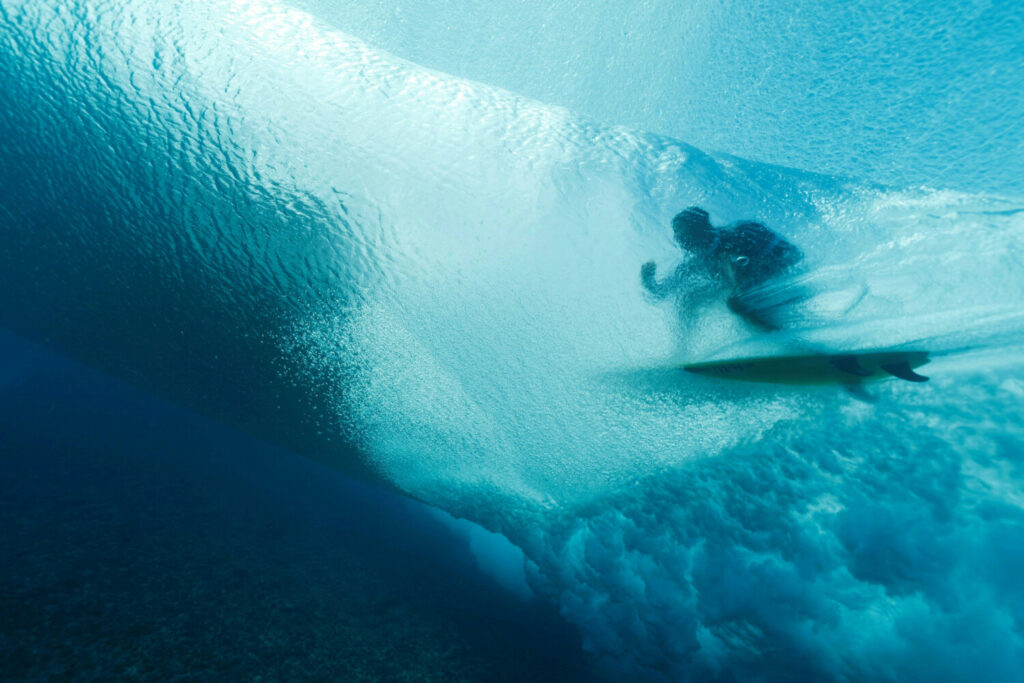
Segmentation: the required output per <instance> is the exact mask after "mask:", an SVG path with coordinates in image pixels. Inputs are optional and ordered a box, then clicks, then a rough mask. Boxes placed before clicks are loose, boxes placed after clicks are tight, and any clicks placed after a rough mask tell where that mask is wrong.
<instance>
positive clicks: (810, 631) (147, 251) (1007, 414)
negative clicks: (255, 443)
mask: <svg viewBox="0 0 1024 683" xmlns="http://www.w3.org/2000/svg"><path fill="white" fill-rule="evenodd" d="M0 45H2V46H3V49H2V51H0V80H2V82H3V83H4V84H5V87H4V88H3V89H2V90H0V285H2V286H3V287H4V291H5V292H9V293H16V295H10V296H6V297H4V298H3V299H2V301H0V324H3V325H6V326H9V327H12V328H15V329H18V330H22V331H26V332H28V333H30V334H31V335H32V336H33V337H34V338H37V339H47V340H50V341H52V342H54V343H56V344H59V345H61V346H64V347H66V348H68V349H70V350H71V351H72V352H73V353H75V354H76V355H77V356H79V357H80V358H83V359H85V360H87V361H89V362H91V363H94V364H96V365H98V366H100V367H103V368H105V369H107V370H109V371H111V372H114V373H116V374H119V375H121V376H124V377H127V378H129V379H131V380H132V381H134V382H136V383H137V384H141V385H143V386H145V387H147V388H150V389H153V390H155V391H158V392H160V393H162V394H164V395H168V396H170V397H172V398H174V399H175V400H177V401H179V402H182V403H184V404H186V405H189V406H192V407H195V408H198V409H200V410H202V411H204V412H206V413H207V414H210V415H212V416H214V417H216V418H218V419H221V420H224V421H227V422H229V423H232V424H234V425H238V426H241V427H243V428H245V429H247V430H248V431H251V432H253V433H255V434H257V435H259V436H262V437H264V438H267V439H270V440H273V441H276V442H278V443H282V444H284V445H286V446H289V447H290V448H293V449H295V450H297V451H299V452H302V453H305V454H308V455H311V456H314V457H317V458H319V459H321V460H324V461H326V462H329V463H331V464H332V465H334V466H335V467H338V468H340V469H343V470H346V471H350V472H357V473H360V474H362V475H363V476H366V477H373V478H377V479H379V480H382V481H385V482H387V483H389V484H390V485H392V486H394V487H396V488H398V489H400V490H402V491H404V492H406V493H408V494H409V495H412V496H414V497H417V498H420V499H422V500H425V501H427V502H430V503H432V504H435V505H437V506H439V507H442V508H444V509H446V510H448V511H450V512H452V513H454V514H456V515H459V516H463V517H467V518H470V519H472V520H475V521H477V522H480V523H481V524H484V525H485V526H487V527H489V528H491V529H494V530H497V531H501V532H502V533H504V534H505V535H506V536H508V537H509V538H510V539H511V540H512V541H513V542H515V543H516V544H518V545H519V546H520V547H522V548H523V549H524V551H525V553H526V555H527V557H528V560H529V562H528V569H529V574H530V580H531V583H532V584H533V587H534V588H535V589H536V590H538V591H540V592H542V593H544V594H546V595H547V596H549V597H550V599H552V600H554V601H556V602H557V604H559V605H560V608H561V610H562V612H563V614H564V615H565V616H566V617H567V618H569V619H570V620H572V621H574V622H575V623H577V624H579V625H580V627H581V628H582V629H583V632H584V636H585V640H586V643H587V646H588V648H589V649H590V650H591V651H592V652H594V653H595V655H596V656H597V657H598V658H599V659H600V660H601V661H602V662H603V663H604V665H605V666H606V667H607V669H608V671H609V672H612V673H613V674H621V675H622V676H629V677H636V676H646V677H649V678H652V679H659V678H667V679H676V680H678V679H690V678H692V679H708V678H718V679H722V680H732V679H742V680H747V679H763V680H770V679H791V678H818V679H836V680H839V679H850V678H853V679H876V678H883V679H888V678H891V679H925V680H934V679H946V680H961V679H963V680H966V679H968V678H972V677H973V676H975V675H976V673H977V672H978V671H981V670H984V671H986V672H987V677H988V678H991V679H993V680H1013V679H1015V678H1019V676H1020V674H1021V672H1022V671H1024V644H1022V641H1021V638H1020V636H1019V633H1020V632H1021V627H1022V625H1024V624H1022V622H1024V603H1022V602H1021V598H1020V596H1021V595H1024V590H1022V589H1024V580H1022V579H1021V578H1020V577H1019V573H1018V572H1016V571H1015V569H1014V567H1015V566H1016V565H1017V564H1018V563H1019V561H1020V558H1018V557H1017V555H1019V554H1020V551H1019V548H1021V547H1024V544H1022V541H1024V501H1022V500H1021V499H1020V496H1019V491H1020V490H1021V484H1022V481H1021V479H1022V475H1021V469H1020V467H1021V464H1022V463H1021V458H1022V454H1024V422H1022V419H1021V416H1020V410H1019V405H1020V400H1021V397H1022V396H1024V382H1021V381H1020V379H1019V376H1020V372H1021V369H1022V367H1024V356H1022V354H1021V353H1020V343H1021V340H1022V336H1021V333H1022V330H1024V323H1022V311H1024V306H1022V304H1024V270H1022V269H1021V264H1022V261H1024V211H1022V208H1024V202H1021V201H1019V200H1016V199H1013V198H1010V199H1006V198H1000V197H997V196H993V195H988V194H979V193H965V192H954V191H933V190H927V189H915V190H898V189H891V188H887V187H882V186H876V185H872V184H867V183H856V182H851V181H846V180H840V179H836V178H832V177H828V176H824V175H816V174H812V173H805V172H800V171H795V170H789V169H785V168H781V167H775V166H767V165H762V164H757V163H752V162H747V161H744V160H742V159H738V158H734V157H728V156H724V155H718V156H715V155H709V154H705V153H703V152H701V151H699V150H697V149H695V148H693V147H690V146H688V145H685V144H682V143H679V142H676V141H674V140H672V139H668V138H663V137H657V136H653V135H645V134H640V133H636V132H633V131H630V130H627V129H623V128H607V127H603V126H601V125H598V124H597V123H594V122H592V121H590V120H587V119H585V118H582V117H580V116H577V115H574V114H572V113H570V112H569V111H567V110H564V109H560V108H557V107H550V106H544V105H541V104H538V103H536V102H533V101H530V100H527V99H524V98H522V97H518V96H515V95H512V94H509V93H507V92H504V91H501V90H496V89H494V88H490V87H487V86H483V85H480V84H477V83H473V82H468V81H464V80H459V79H456V78H452V77H449V76H446V75H443V74H441V73H437V72H433V71H429V70H426V69H423V68H420V67H417V66H415V65H413V64H410V63H407V62H403V61H402V60H399V59H396V58H394V57H391V56H389V55H387V54H384V53H381V52H379V51H376V50H374V49H372V48H370V47H368V46H366V45H365V44H363V43H361V42H360V41H358V40H356V39H354V38H351V37H348V36H346V35H344V34H342V33H339V32H337V31H333V30H329V29H326V28H324V27H323V26H321V25H320V24H318V23H317V22H316V21H314V20H313V19H312V18H311V17H310V16H309V15H308V14H306V13H304V12H301V11H297V10H295V9H291V8H289V7H286V6H283V5H281V4H279V3H276V2H271V1H270V0H251V1H245V2H243V1H242V0H221V1H219V2H210V3H201V4H200V3H192V2H185V1H181V2H171V1H168V2H161V3H151V2H146V1H144V0H137V1H131V0H125V1H122V2H106V1H101V0H95V1H88V0H83V1H81V2H76V3H66V2H59V1H58V0H37V1H33V2H21V1H17V0H0ZM690 204H699V205H701V206H705V207H707V209H708V210H709V211H710V212H711V214H712V217H713V218H714V220H715V222H716V223H717V222H725V221H731V220H738V219H743V218H756V219H759V220H761V221H763V222H765V223H766V224H768V225H770V226H773V227H777V228H778V229H779V230H781V231H782V232H784V233H785V234H786V235H787V237H789V238H790V239H792V240H793V241H795V242H796V243H798V244H800V246H801V248H802V249H803V250H804V251H805V253H806V254H807V270H806V271H805V273H804V274H803V275H802V276H801V277H800V279H799V281H797V282H793V283H791V286H793V287H799V288H800V290H801V291H802V292H805V293H806V294H807V299H806V301H804V302H803V303H802V304H801V305H800V306H799V307H797V308H794V309H793V310H792V311H791V313H790V318H789V319H788V320H787V326H788V329H789V332H788V335H789V336H788V337H786V338H785V339H784V340H775V339H773V338H769V339H765V340H762V341H761V342H757V343H760V344H767V345H768V347H769V348H778V346H779V345H780V344H783V343H793V340H794V339H796V340H798V343H799V344H803V345H818V346H821V345H827V346H829V347H830V348H869V347H876V346H886V345H901V344H902V345H911V344H917V345H923V346H926V347H927V348H929V349H933V350H938V351H943V350H945V351H953V350H958V349H963V348H967V347H970V348H971V349H974V353H972V354H968V355H950V356H947V357H940V358H938V359H937V360H936V362H935V363H933V365H932V366H929V369H930V370H931V374H933V376H934V379H933V381H932V382H931V383H930V384H929V385H926V386H923V387H922V386H916V385H910V384H908V383H902V382H891V383H886V384H881V385H878V387H877V388H876V389H873V390H872V391H873V392H874V398H875V403H873V404H868V403H864V402H861V401H858V400H855V399H853V398H852V397H850V396H848V395H847V394H846V393H844V392H841V391H836V390H831V389H814V390H805V389H795V388H785V387H784V388H779V387H761V386H754V387H750V386H746V385H739V384H733V385H726V384H720V383H716V382H714V381H709V380H707V379H705V378H700V377H689V376H685V377H681V376H679V375H678V373H673V372H669V371H665V370H664V368H665V367H667V366H671V365H673V364H678V363H680V362H682V361H684V360H686V359H690V358H695V357H702V356H703V355H705V354H709V353H712V352H714V351H715V350H716V349H719V348H721V347H723V346H726V345H728V344H734V343H740V344H741V343H745V340H749V338H750V337H751V331H750V330H749V329H746V328H744V326H743V325H742V324H741V323H739V322H737V321H736V320H735V319H734V317H733V316H731V314H729V312H728V311H727V310H726V309H725V307H724V305H723V304H722V302H721V301H716V302H709V303H708V304H707V305H704V306H701V307H699V308H694V309H685V310H680V309H678V308H675V307H673V306H671V305H668V306H656V305H653V304H652V303H651V302H650V301H649V300H647V299H645V297H644V295H643V292H642V289H641V287H640V283H639V277H638V272H639V266H640V264H641V263H643V262H644V261H646V260H647V259H650V258H654V259H656V260H657V261H658V263H659V264H660V265H661V268H662V269H667V268H670V267H671V266H672V265H673V262H674V260H675V259H677V257H678V252H677V251H676V250H675V249H674V247H673V245H672V243H671V240H670V237H669V235H668V230H667V225H668V223H669V221H670V219H671V217H672V215H673V214H674V213H675V212H676V211H678V210H679V209H680V208H681V207H683V206H686V205H690ZM980 351H983V352H980Z"/></svg>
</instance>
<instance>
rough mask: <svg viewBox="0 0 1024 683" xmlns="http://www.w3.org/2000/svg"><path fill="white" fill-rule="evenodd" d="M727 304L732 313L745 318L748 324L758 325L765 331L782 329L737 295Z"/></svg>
mask: <svg viewBox="0 0 1024 683" xmlns="http://www.w3.org/2000/svg"><path fill="white" fill-rule="evenodd" d="M725 303H726V305H727V306H728V307H729V310H730V311H732V312H733V313H735V314H736V315H738V316H739V317H741V318H743V319H744V320H746V321H747V322H749V323H752V324H754V325H757V326H758V327H760V328H762V329H764V330H768V331H773V330H778V329H781V328H780V327H779V326H778V325H776V324H775V323H774V322H772V321H771V320H768V319H767V318H766V317H765V316H763V315H762V314H761V312H760V311H758V310H757V309H755V308H753V307H752V306H750V305H749V304H747V303H746V302H744V301H743V299H742V298H740V296H739V295H737V294H733V295H732V296H730V297H729V298H728V299H727V300H726V302H725Z"/></svg>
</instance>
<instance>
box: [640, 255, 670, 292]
mask: <svg viewBox="0 0 1024 683" xmlns="http://www.w3.org/2000/svg"><path fill="white" fill-rule="evenodd" d="M657 271H658V266H657V265H656V264H655V263H654V261H648V262H647V263H645V264H644V265H643V266H642V267H641V268H640V284H642V285H643V286H644V289H646V290H647V291H648V292H649V293H650V294H651V296H653V297H654V298H655V299H664V298H665V297H667V296H668V290H669V288H668V286H667V285H668V283H666V282H658V278H657V277H655V273H656V272H657Z"/></svg>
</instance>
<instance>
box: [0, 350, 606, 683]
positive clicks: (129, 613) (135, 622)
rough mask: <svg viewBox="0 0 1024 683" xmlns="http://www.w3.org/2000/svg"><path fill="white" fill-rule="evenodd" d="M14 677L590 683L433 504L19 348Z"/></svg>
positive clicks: (13, 384) (542, 616) (12, 369)
mask: <svg viewBox="0 0 1024 683" xmlns="http://www.w3.org/2000/svg"><path fill="white" fill-rule="evenodd" d="M0 531H2V533H0V678H2V679H5V680H82V681H88V680H114V679H131V680H161V681H164V680H226V679H229V680H255V679H257V678H258V677H262V680H510V681H511V680H566V679H568V680H572V679H579V680H583V679H585V678H586V677H587V676H586V668H585V665H584V663H583V661H582V659H581V651H580V646H579V637H578V635H577V633H576V632H575V630H574V629H573V628H572V627H570V626H568V625H566V624H565V623H564V622H562V621H561V620H560V618H559V617H558V615H557V614H556V613H555V612H554V611H553V609H552V608H550V607H545V606H544V604H543V603H541V602H537V601H532V600H523V599H521V598H517V597H515V596H514V595H512V594H510V593H508V592H507V591H505V590H504V589H502V588H500V587H498V586H496V585H495V584H494V583H493V582H492V581H490V580H489V579H488V578H487V577H485V576H484V575H482V574H481V573H480V572H479V570H478V569H477V568H476V563H475V561H474V559H473V557H472V555H471V554H470V552H469V549H468V548H467V545H466V541H465V540H464V539H463V538H461V537H458V536H456V535H454V534H453V533H452V532H451V531H450V530H449V529H448V528H447V527H446V526H444V525H442V524H441V523H440V522H438V521H437V520H436V518H435V517H433V516H432V515H430V514H429V513H428V511H427V508H426V507H425V506H423V505H420V504H418V503H415V502H412V501H409V500H406V499H403V498H400V497H398V496H396V495H393V494H390V493H386V492H384V491H381V490H378V489H375V488H373V487H370V486H367V485H364V484H360V483H357V482H354V481H352V480H349V479H346V478H344V477H343V476H341V475H338V474H336V473H334V472H332V471H330V470H328V469H326V468H324V467H322V466H320V465H317V464H315V463H312V462H311V461H307V460H305V459H302V458H299V457H297V456H293V455H291V454H289V453H287V452H285V451H282V450H279V449H276V448H274V447H271V446H268V445H266V444H264V443H261V442H259V441H257V440H255V439H252V438H250V437H247V436H245V435H242V434H240V433H237V432H234V431H232V430H229V429H227V428H224V427H221V426H219V425H217V424H215V423H212V422H210V421H209V420H206V419H204V418H201V417H199V416H197V415H195V414H192V413H189V412H187V411H185V410H182V409H180V408H177V407H175V406H173V405H172V404H169V403H166V402H164V401H162V400H160V399H157V398H154V397H153V396H150V395H148V394H146V393H144V392H142V391H139V390H136V389H134V388H131V387H128V386H126V385H123V384H121V383H119V382H117V381H114V380H111V379H109V378H107V377H105V376H103V375H101V374H99V373H97V372H95V371H93V370H91V369H89V368H87V367H85V366H82V365H80V364H78V363H76V362H73V361H70V360H67V359H66V358H64V357H62V356H60V355H58V354H56V353H54V352H53V351H50V350H47V349H44V348H43V347H40V346H38V345H34V344H31V343H29V342H26V341H24V340H22V339H20V338H18V337H15V336H13V335H11V334H9V333H6V332H0Z"/></svg>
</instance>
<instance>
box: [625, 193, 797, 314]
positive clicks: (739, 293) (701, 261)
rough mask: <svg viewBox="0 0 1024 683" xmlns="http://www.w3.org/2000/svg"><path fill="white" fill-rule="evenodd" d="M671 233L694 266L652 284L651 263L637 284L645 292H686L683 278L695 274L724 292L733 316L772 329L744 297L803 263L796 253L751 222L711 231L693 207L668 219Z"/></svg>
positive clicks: (661, 295)
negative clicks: (720, 285) (719, 285)
mask: <svg viewBox="0 0 1024 683" xmlns="http://www.w3.org/2000/svg"><path fill="white" fill-rule="evenodd" d="M672 227H673V230H674V232H675V237H676V241H677V242H679V245H680V247H682V249H683V250H684V251H687V252H689V253H691V254H692V255H693V257H694V259H693V262H692V263H691V264H683V265H682V266H680V268H679V269H677V271H676V275H675V276H674V277H671V278H669V279H667V280H666V281H663V282H658V281H657V280H656V279H655V276H654V274H655V265H654V263H653V262H649V263H647V264H644V267H643V268H642V269H641V271H640V274H641V281H642V282H643V285H644V287H645V288H646V289H647V290H648V291H649V292H651V293H652V294H654V295H655V296H657V297H658V298H664V297H665V296H667V295H668V294H670V293H671V292H673V291H679V289H680V288H682V287H683V286H685V285H684V281H685V276H686V275H687V273H689V272H692V271H693V269H694V268H696V269H697V271H703V273H704V274H705V275H707V276H709V277H710V278H711V279H713V280H716V281H719V282H721V283H723V284H725V285H726V286H727V287H728V288H729V290H730V295H729V299H728V305H729V308H730V309H731V310H732V311H733V312H734V313H736V314H737V315H740V316H742V317H743V318H745V319H746V320H748V321H750V322H752V323H754V324H756V325H759V326H761V327H764V328H767V329H776V328H777V325H775V324H773V323H772V322H771V321H770V320H768V319H767V318H766V317H765V315H763V311H762V310H760V309H759V307H758V306H755V305H752V304H751V302H750V301H749V297H745V296H744V295H745V294H747V293H749V292H750V291H751V290H753V289H755V288H756V287H758V286H759V285H761V284H763V283H765V282H767V281H768V280H771V279H772V278H775V277H777V276H779V275H781V274H782V273H784V272H786V271H787V270H789V269H790V268H792V267H793V266H795V265H796V264H798V263H799V262H800V261H801V260H803V253H802V252H801V251H800V250H799V249H798V248H797V247H795V246H793V245H792V244H790V243H789V242H787V241H786V240H785V239H784V238H783V237H781V236H780V235H778V234H777V233H775V232H773V231H772V230H769V229H768V228H766V227H765V226H763V225H761V224H760V223H755V222H752V221H744V222H741V223H737V224H736V225H733V226H730V227H728V228H721V229H719V228H714V227H712V225H711V221H710V220H709V218H708V214H707V212H706V211H704V210H703V209H701V208H699V207H695V206H692V207H690V208H688V209H686V210H685V211H682V212H680V213H679V214H678V215H677V216H676V217H675V218H674V219H673V221H672Z"/></svg>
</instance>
